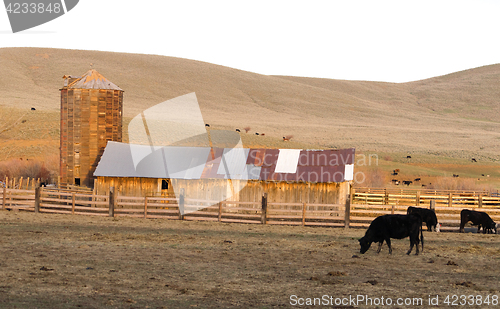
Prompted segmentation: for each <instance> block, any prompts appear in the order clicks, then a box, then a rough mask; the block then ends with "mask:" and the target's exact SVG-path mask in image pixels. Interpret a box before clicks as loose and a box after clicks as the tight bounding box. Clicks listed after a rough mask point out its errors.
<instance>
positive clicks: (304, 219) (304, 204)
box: [302, 203, 307, 226]
mask: <svg viewBox="0 0 500 309" xmlns="http://www.w3.org/2000/svg"><path fill="white" fill-rule="evenodd" d="M306 207H307V204H306V203H303V204H302V226H305V225H306Z"/></svg>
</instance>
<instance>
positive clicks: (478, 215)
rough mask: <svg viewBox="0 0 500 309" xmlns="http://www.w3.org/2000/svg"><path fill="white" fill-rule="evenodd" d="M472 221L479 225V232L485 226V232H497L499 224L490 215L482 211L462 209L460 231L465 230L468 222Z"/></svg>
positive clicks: (473, 223)
mask: <svg viewBox="0 0 500 309" xmlns="http://www.w3.org/2000/svg"><path fill="white" fill-rule="evenodd" d="M469 221H470V222H472V225H477V232H478V233H479V231H480V230H481V227H483V234H486V233H488V234H491V233H492V232H493V231H495V234H496V232H497V225H496V224H495V222H494V221H493V220H492V219H491V218H490V216H489V215H488V214H487V213H485V212H482V211H475V210H468V209H462V211H461V212H460V233H463V232H464V227H465V224H466V223H467V222H469Z"/></svg>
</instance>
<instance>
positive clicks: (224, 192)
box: [94, 141, 355, 204]
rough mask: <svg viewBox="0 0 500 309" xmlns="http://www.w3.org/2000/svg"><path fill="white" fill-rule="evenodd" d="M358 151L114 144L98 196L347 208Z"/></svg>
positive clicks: (103, 164) (103, 162)
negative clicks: (114, 194) (263, 201)
mask: <svg viewBox="0 0 500 309" xmlns="http://www.w3.org/2000/svg"><path fill="white" fill-rule="evenodd" d="M354 155H355V150H354V149H353V148H350V149H342V150H301V149H256V148H215V147H180V146H165V147H157V146H155V147H154V149H152V146H148V145H134V144H126V143H120V142H112V141H110V142H108V143H107V146H106V148H105V150H104V153H103V155H102V157H101V159H100V161H99V163H98V165H97V168H96V170H95V173H94V176H95V177H96V178H97V179H96V183H95V188H94V189H95V190H96V192H97V194H108V193H109V191H110V188H111V187H113V188H114V190H115V192H117V193H118V194H119V195H125V196H163V197H173V196H178V195H179V194H180V192H182V194H185V196H186V197H188V198H192V199H203V200H212V201H223V200H230V201H244V202H257V201H259V200H260V199H261V197H262V195H263V193H267V196H268V201H270V202H277V203H279V202H283V203H294V202H301V203H320V204H321V203H325V204H343V203H345V201H346V197H347V195H348V194H349V190H350V189H349V188H350V183H351V182H352V179H353V170H354Z"/></svg>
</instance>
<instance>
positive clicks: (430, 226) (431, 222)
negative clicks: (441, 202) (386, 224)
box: [406, 206, 438, 232]
mask: <svg viewBox="0 0 500 309" xmlns="http://www.w3.org/2000/svg"><path fill="white" fill-rule="evenodd" d="M406 213H407V214H408V215H409V214H415V215H418V216H420V218H422V223H423V222H425V225H427V230H428V231H429V232H431V231H432V230H434V231H436V232H437V224H438V220H437V217H436V213H435V212H434V211H433V210H431V209H427V208H420V207H413V206H410V207H408V209H407V210H406Z"/></svg>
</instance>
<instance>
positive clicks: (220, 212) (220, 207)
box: [219, 202, 222, 222]
mask: <svg viewBox="0 0 500 309" xmlns="http://www.w3.org/2000/svg"><path fill="white" fill-rule="evenodd" d="M221 221H222V202H219V222H221Z"/></svg>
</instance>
